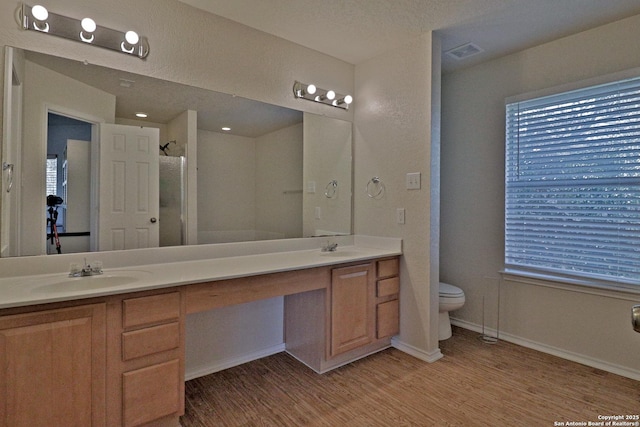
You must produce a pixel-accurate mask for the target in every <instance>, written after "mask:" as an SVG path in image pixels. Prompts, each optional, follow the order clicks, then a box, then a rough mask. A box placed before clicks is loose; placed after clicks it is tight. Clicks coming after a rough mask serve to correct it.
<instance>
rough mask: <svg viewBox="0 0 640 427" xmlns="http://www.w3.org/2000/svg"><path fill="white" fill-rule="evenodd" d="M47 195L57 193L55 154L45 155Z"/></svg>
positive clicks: (56, 161)
mask: <svg viewBox="0 0 640 427" xmlns="http://www.w3.org/2000/svg"><path fill="white" fill-rule="evenodd" d="M46 192H47V194H46V195H47V196H48V195H50V194H54V195H55V194H58V158H57V157H56V156H51V157H47V184H46Z"/></svg>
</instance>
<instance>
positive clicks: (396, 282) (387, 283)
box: [376, 277, 400, 298]
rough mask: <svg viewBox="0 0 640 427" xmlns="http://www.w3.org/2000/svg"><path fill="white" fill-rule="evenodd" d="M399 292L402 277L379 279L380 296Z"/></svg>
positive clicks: (378, 294) (378, 292) (378, 293)
mask: <svg viewBox="0 0 640 427" xmlns="http://www.w3.org/2000/svg"><path fill="white" fill-rule="evenodd" d="M398 292H400V279H399V278H398V277H391V278H389V279H383V280H378V290H377V293H376V295H377V296H378V298H380V297H387V296H389V295H395V294H397V293H398Z"/></svg>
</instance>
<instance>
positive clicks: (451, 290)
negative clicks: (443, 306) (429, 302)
mask: <svg viewBox="0 0 640 427" xmlns="http://www.w3.org/2000/svg"><path fill="white" fill-rule="evenodd" d="M439 295H440V298H460V297H463V296H464V292H463V291H462V289H460V288H458V287H457V286H453V285H450V284H448V283H442V282H440V292H439Z"/></svg>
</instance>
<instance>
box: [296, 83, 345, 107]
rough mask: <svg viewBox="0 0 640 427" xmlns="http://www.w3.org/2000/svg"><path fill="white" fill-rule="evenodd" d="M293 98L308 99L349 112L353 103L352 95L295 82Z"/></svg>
mask: <svg viewBox="0 0 640 427" xmlns="http://www.w3.org/2000/svg"><path fill="white" fill-rule="evenodd" d="M293 96H295V97H296V98H301V99H306V100H307V101H315V102H319V103H321V104H325V105H331V106H333V107H338V108H342V109H343V110H348V109H349V105H350V104H351V103H352V102H353V97H352V96H351V95H340V94H337V93H335V92H334V91H333V90H325V89H320V88H319V87H317V86H316V85H313V84H305V83H300V82H295V83H294V84H293Z"/></svg>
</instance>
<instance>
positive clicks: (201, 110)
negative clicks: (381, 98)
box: [0, 47, 352, 257]
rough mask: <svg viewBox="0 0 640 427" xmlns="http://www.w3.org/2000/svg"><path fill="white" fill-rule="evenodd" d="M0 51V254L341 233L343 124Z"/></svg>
mask: <svg viewBox="0 0 640 427" xmlns="http://www.w3.org/2000/svg"><path fill="white" fill-rule="evenodd" d="M5 60H6V61H5V62H6V64H5V82H4V88H5V93H4V106H5V108H4V117H3V119H4V135H3V145H2V162H3V170H2V198H1V201H2V204H1V216H0V243H1V248H0V250H1V256H3V257H6V256H26V255H41V254H46V253H49V254H56V253H79V252H89V251H96V250H115V249H129V248H139V247H155V246H176V245H184V244H211V243H226V242H238V241H252V240H266V239H269V240H270V239H282V238H298V237H311V236H321V235H341V234H350V233H351V224H352V212H351V211H352V124H351V123H350V122H347V121H342V120H338V119H334V118H328V117H324V116H318V115H313V114H308V113H302V112H300V111H295V110H291V109H288V108H283V107H279V106H275V105H269V104H265V103H261V102H257V101H253V100H248V99H244V98H241V97H237V96H232V95H228V94H223V93H217V92H213V91H209V90H204V89H201V88H196V87H191V86H185V85H180V84H176V83H172V82H167V81H163V80H159V79H156V78H151V77H148V76H141V75H135V74H131V73H127V72H123V71H118V70H113V69H109V68H105V67H99V66H95V65H91V64H85V63H81V62H78V61H72V60H68V59H65V58H61V57H56V56H51V55H46V54H42V53H36V52H30V51H24V50H21V49H15V48H9V47H7V48H6V54H5ZM139 113H145V114H146V115H147V117H146V118H140V117H136V114H139Z"/></svg>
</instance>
